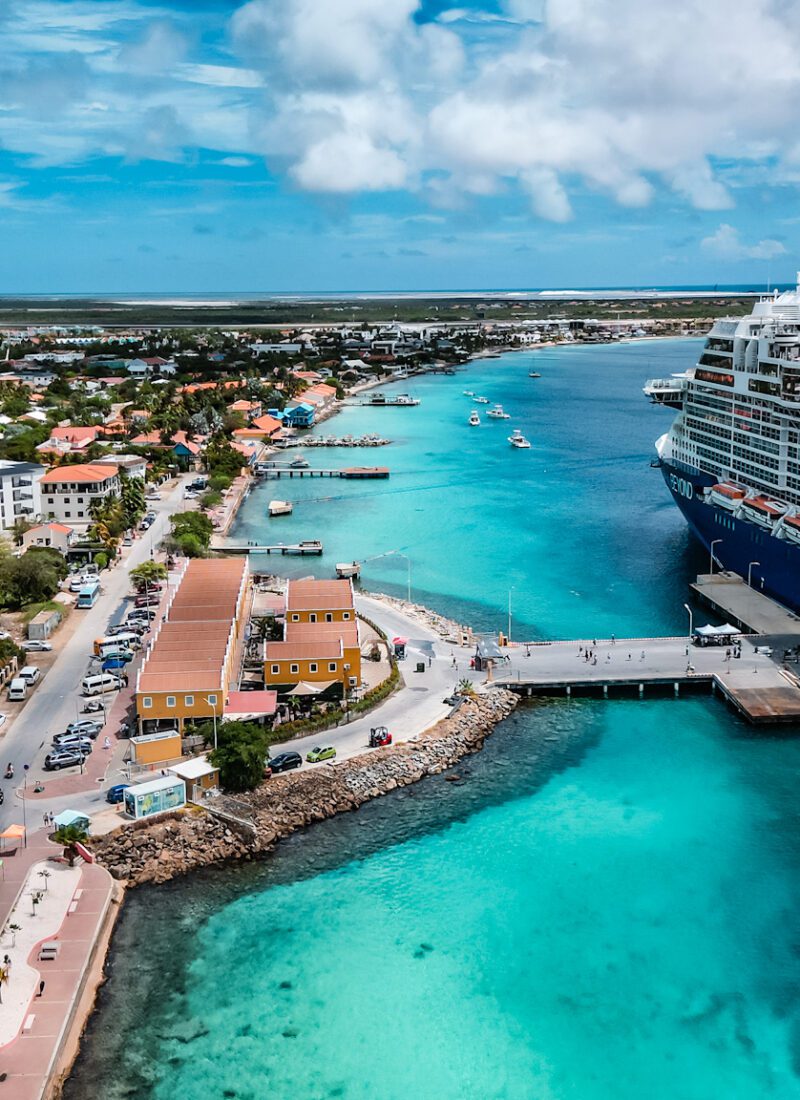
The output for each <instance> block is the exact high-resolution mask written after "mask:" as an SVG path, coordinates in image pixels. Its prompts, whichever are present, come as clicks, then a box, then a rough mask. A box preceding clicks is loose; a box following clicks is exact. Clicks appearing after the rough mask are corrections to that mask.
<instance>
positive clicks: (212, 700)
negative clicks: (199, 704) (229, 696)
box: [208, 695, 217, 707]
mask: <svg viewBox="0 0 800 1100" xmlns="http://www.w3.org/2000/svg"><path fill="white" fill-rule="evenodd" d="M208 705H209V706H210V707H215V706H216V705H217V697H216V695H209V697H208Z"/></svg>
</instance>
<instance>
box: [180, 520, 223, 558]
mask: <svg viewBox="0 0 800 1100" xmlns="http://www.w3.org/2000/svg"><path fill="white" fill-rule="evenodd" d="M213 533H214V528H213V526H212V524H211V520H210V519H209V518H208V516H204V515H203V513H202V512H181V513H179V514H178V515H176V516H173V517H172V537H173V540H174V542H175V546H176V548H177V549H178V550H179V551H180V553H182V554H184V555H185V556H186V557H187V558H202V557H203V555H204V554H205V552H206V551H207V550H208V547H209V545H210V543H211V536H212V534H213Z"/></svg>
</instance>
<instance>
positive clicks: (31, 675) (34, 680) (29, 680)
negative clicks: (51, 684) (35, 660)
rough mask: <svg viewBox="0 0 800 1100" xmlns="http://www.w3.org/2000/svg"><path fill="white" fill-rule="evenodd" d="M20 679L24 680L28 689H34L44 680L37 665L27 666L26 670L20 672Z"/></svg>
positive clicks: (22, 669)
mask: <svg viewBox="0 0 800 1100" xmlns="http://www.w3.org/2000/svg"><path fill="white" fill-rule="evenodd" d="M19 678H20V680H24V681H25V683H26V684H27V685H28V687H31V688H32V687H33V686H34V684H38V682H39V680H40V679H41V678H42V672H41V669H38V668H37V667H36V665H25V667H24V668H21V669H20V670H19Z"/></svg>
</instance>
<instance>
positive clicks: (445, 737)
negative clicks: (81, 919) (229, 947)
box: [93, 688, 518, 885]
mask: <svg viewBox="0 0 800 1100" xmlns="http://www.w3.org/2000/svg"><path fill="white" fill-rule="evenodd" d="M517 701H518V700H517V696H515V695H514V694H512V693H511V692H509V691H504V690H501V689H497V688H494V689H491V690H490V691H488V692H486V693H485V694H483V695H480V696H477V697H475V698H474V699H469V700H466V701H465V702H464V703H463V704H462V705H461V707H460V708H459V709H458V710H457V711H456V712H455V713H454V714H453V715H451V716H450V717H448V718H445V719H443V720H442V721H441V722H439V723H437V725H435V726H433V727H432V728H431V729H429V730H426V731H425V733H423V734H421V735H420V736H419V738H418V739H417V740H416V741H407V742H403V743H402V744H398V745H394V746H392V747H391V748H385V749H372V750H370V751H369V752H366V753H364V754H363V755H361V756H356V757H353V758H352V759H350V760H346V761H344V762H343V763H341V764H336V765H327V764H320V765H317V766H316V767H314V768H313V769H304V770H302V771H299V772H289V773H287V774H284V775H277V776H274V777H273V778H272V779H270V780H269V782H267V783H264V784H262V786H260V787H259V788H258V789H257V790H255V791H252V792H251V793H250V794H247V795H241V796H239V798H238V799H237V802H238V806H239V808H240V810H241V809H244V811H245V813H244V814H240V816H241V817H242V820H241V823H239V824H237V823H236V822H234V821H225V820H221V819H220V818H219V817H217V816H215V815H214V814H212V813H207V812H205V811H204V810H202V809H199V808H198V809H194V808H192V807H190V808H189V809H187V810H186V811H185V812H182V813H180V814H177V815H171V816H170V818H169V819H164V818H160V819H158V820H157V821H153V822H148V823H147V824H146V825H145V824H144V823H142V824H141V825H139V826H137V827H133V828H132V827H130V826H123V827H122V828H120V829H117V830H115V831H114V832H113V833H109V834H108V835H107V836H103V837H98V839H97V840H96V841H95V842H94V843H93V848H94V851H95V853H96V855H97V858H98V860H99V861H100V862H101V863H103V864H104V865H105V866H106V867H107V868H108V869H109V871H110V872H111V874H112V875H114V877H115V878H118V879H125V880H127V881H128V882H129V884H130V885H138V884H140V883H144V882H166V881H167V880H168V879H171V878H176V877H177V876H179V875H184V874H187V873H188V872H190V871H192V870H193V869H195V868H197V867H204V866H209V865H210V864H214V863H221V862H224V861H226V860H231V859H249V858H253V857H254V856H256V855H258V854H259V853H262V852H265V851H267V850H268V849H269V848H271V847H272V846H273V845H274V844H275V842H276V841H278V840H280V839H281V838H282V837H286V836H289V834H290V833H293V832H295V831H296V830H297V829H302V828H304V827H305V826H306V825H310V824H311V823H312V822H314V821H324V820H325V818H328V817H332V816H333V815H334V814H337V813H341V812H343V811H345V810H355V809H357V808H358V807H359V806H360V805H362V803H364V802H367V801H369V800H370V799H372V798H377V797H378V796H379V795H382V794H386V793H387V792H388V791H393V790H395V789H396V788H397V787H405V786H408V785H409V784H410V783H416V782H417V781H418V780H420V779H422V778H424V777H425V776H426V775H434V774H436V773H437V772H441V771H444V770H445V769H446V768H448V767H450V766H451V765H452V764H455V763H457V762H458V761H459V760H461V758H462V757H464V756H467V755H469V754H470V753H473V752H477V751H478V750H479V749H480V748H481V747H482V745H483V742H484V740H485V739H486V737H487V736H488V735H489V734H490V733H491V732H492V730H493V729H494V727H495V726H496V725H497V723H498V722H500V721H502V719H503V718H505V717H506V716H507V715H508V714H510V713H511V711H512V710H513V709H514V707H515V706H516V704H517Z"/></svg>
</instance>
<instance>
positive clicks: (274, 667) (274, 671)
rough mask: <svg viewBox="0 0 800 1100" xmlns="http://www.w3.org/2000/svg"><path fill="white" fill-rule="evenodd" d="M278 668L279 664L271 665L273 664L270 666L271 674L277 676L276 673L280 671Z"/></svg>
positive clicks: (279, 667)
mask: <svg viewBox="0 0 800 1100" xmlns="http://www.w3.org/2000/svg"><path fill="white" fill-rule="evenodd" d="M280 670H281V666H280V665H273V666H272V675H273V676H277V675H278V673H279V672H280Z"/></svg>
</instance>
